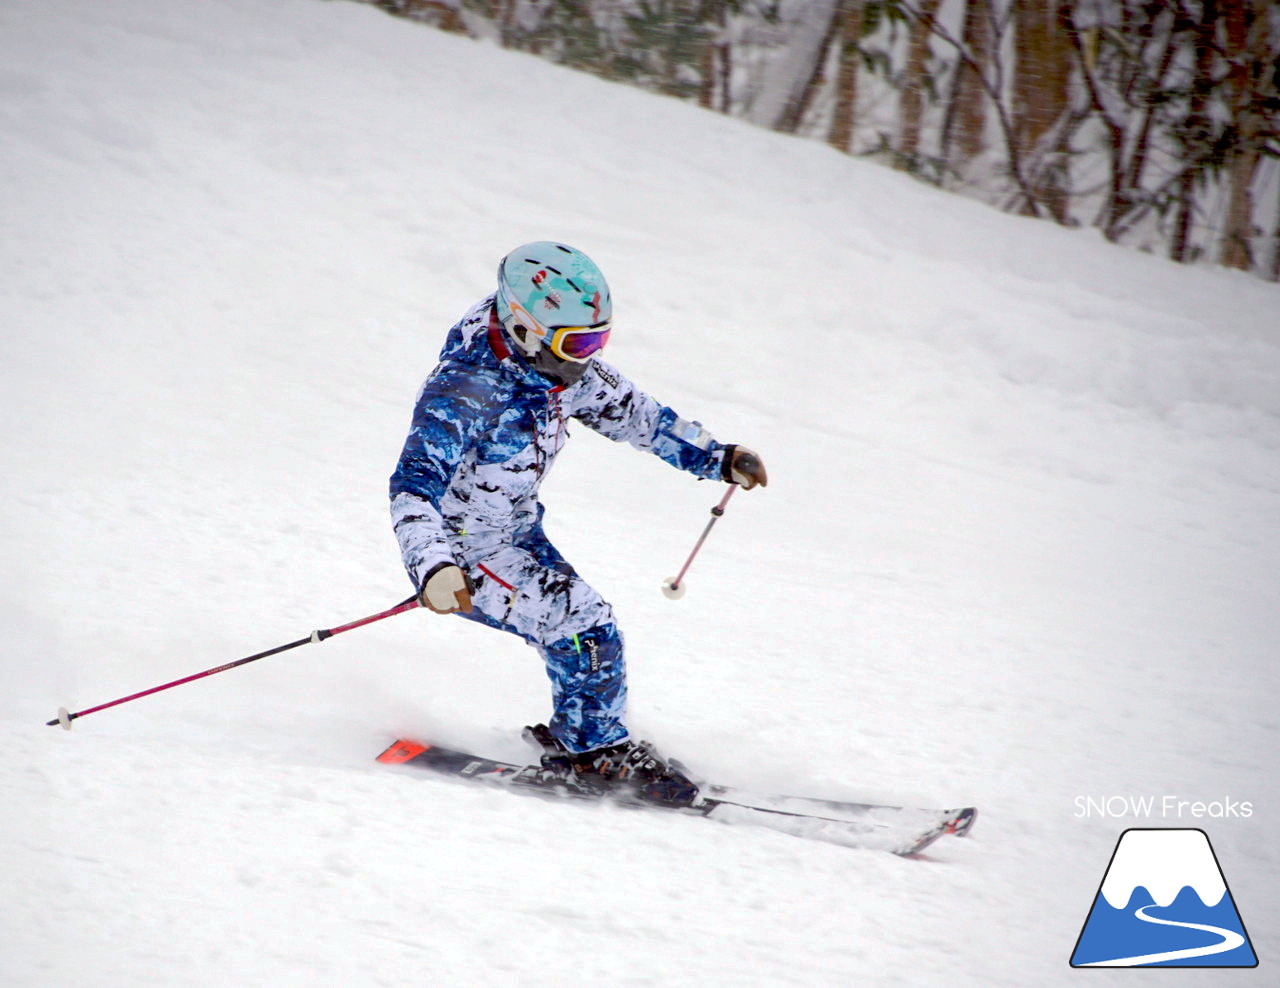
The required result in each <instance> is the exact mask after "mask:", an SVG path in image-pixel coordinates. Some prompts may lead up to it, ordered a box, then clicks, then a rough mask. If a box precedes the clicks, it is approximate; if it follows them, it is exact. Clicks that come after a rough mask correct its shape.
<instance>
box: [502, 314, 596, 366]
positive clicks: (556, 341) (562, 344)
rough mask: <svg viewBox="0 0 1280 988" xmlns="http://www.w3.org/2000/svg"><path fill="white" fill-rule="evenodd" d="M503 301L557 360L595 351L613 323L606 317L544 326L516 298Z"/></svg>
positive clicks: (581, 358) (581, 359)
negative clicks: (581, 323)
mask: <svg viewBox="0 0 1280 988" xmlns="http://www.w3.org/2000/svg"><path fill="white" fill-rule="evenodd" d="M507 304H508V305H509V306H510V307H511V314H512V315H513V316H514V317H515V321H516V322H517V323H518V324H519V325H521V326H523V327H524V328H525V329H526V330H527V331H528V332H530V333H532V334H533V335H534V336H537V337H539V338H540V339H541V340H542V341H543V343H545V344H546V347H547V349H548V350H550V351H551V352H552V353H554V354H555V355H556V356H557V357H559V358H560V359H561V360H567V361H569V362H571V363H575V364H582V363H586V362H587V360H589V359H590V358H591V355H592V354H594V353H599V352H600V351H601V350H603V349H604V345H605V344H606V343H608V342H609V331H610V330H611V329H612V326H613V323H612V321H611V320H609V319H606V320H604V321H603V322H597V323H592V324H591V325H590V326H544V325H542V323H540V322H538V320H537V319H534V318H533V314H532V313H530V312H529V310H528V309H526V308H525V307H524V306H523V305H521V304H520V303H519V302H515V301H511V300H508V302H507Z"/></svg>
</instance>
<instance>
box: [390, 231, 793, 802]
mask: <svg viewBox="0 0 1280 988" xmlns="http://www.w3.org/2000/svg"><path fill="white" fill-rule="evenodd" d="M611 319H612V303H611V299H610V296H609V288H608V285H607V284H606V283H605V279H604V275H603V274H601V272H600V270H599V269H598V268H597V267H596V266H595V264H594V263H592V261H591V260H590V259H589V258H588V257H587V256H586V255H585V254H583V253H582V252H581V251H578V250H576V249H574V248H572V247H567V246H565V245H564V244H559V243H553V242H547V241H539V242H536V243H530V244H526V245H524V246H522V247H519V248H517V249H516V250H514V251H512V252H511V253H510V254H508V255H507V256H506V257H504V258H503V259H502V261H501V262H500V263H499V265H498V287H497V291H496V292H495V293H493V294H491V295H489V296H488V297H486V298H485V299H483V300H481V301H480V302H478V303H477V304H476V305H475V306H473V307H472V308H471V309H470V311H468V312H467V313H466V315H464V316H463V317H462V319H461V320H460V321H459V322H458V323H457V324H456V325H455V326H453V328H452V329H450V330H449V335H448V338H447V339H446V340H445V344H444V348H443V349H442V350H441V351H440V362H439V364H438V365H437V367H436V368H435V370H434V371H432V373H431V375H430V376H429V377H428V378H427V380H426V382H425V383H424V384H423V386H422V389H421V391H420V392H419V394H418V398H417V402H416V404H415V407H414V413H413V424H412V428H411V429H410V432H409V436H408V438H407V439H406V440H405V444H404V449H403V451H402V452H401V454H400V461H399V464H398V465H397V467H396V471H395V473H394V474H393V475H392V477H391V516H392V521H393V523H394V526H395V532H396V537H397V540H398V541H399V543H400V550H401V554H402V556H403V558H404V564H405V568H406V569H407V570H408V572H409V576H410V578H411V579H412V580H413V583H414V587H415V588H416V590H417V591H418V595H419V600H420V602H421V603H422V605H423V606H424V607H426V608H428V609H430V610H432V611H435V612H436V613H438V614H454V613H456V614H461V615H462V616H463V617H466V618H469V619H470V620H472V621H477V622H479V623H481V624H485V625H488V626H490V627H493V628H498V629H501V630H503V631H506V632H510V633H512V634H515V635H518V636H520V637H521V638H523V639H524V640H525V641H526V642H528V643H529V644H530V645H532V646H533V647H535V648H536V649H537V650H538V651H539V652H540V653H541V655H542V658H543V660H544V661H545V663H546V668H547V675H548V676H549V677H550V679H551V689H552V700H553V706H554V713H553V716H552V718H551V720H550V723H549V727H547V726H543V725H538V726H537V727H532V728H527V729H526V732H525V733H526V737H528V738H529V739H530V740H534V741H537V742H539V743H541V744H542V745H543V747H544V751H545V752H546V754H545V755H544V757H543V765H544V767H546V768H547V769H548V770H549V771H552V772H555V773H558V774H559V775H561V776H562V777H563V778H564V781H565V784H566V785H569V786H574V787H580V788H585V789H606V788H614V787H629V788H630V789H632V790H633V791H638V792H639V794H640V795H642V796H643V797H646V798H651V799H656V800H659V801H666V802H674V803H681V802H688V801H690V800H692V799H693V797H694V796H695V795H696V793H697V789H696V787H695V786H694V785H693V784H692V783H691V782H690V781H689V780H688V779H687V778H686V777H685V776H684V774H683V773H682V772H681V771H680V769H679V768H678V767H677V766H675V765H672V764H671V763H669V762H668V761H667V760H665V759H664V758H663V757H662V756H661V755H659V754H658V752H657V751H656V750H655V749H654V747H653V746H652V745H651V744H649V743H648V742H636V741H634V740H633V739H632V738H631V736H630V734H629V732H628V730H627V726H626V697H627V685H626V666H625V663H624V660H623V638H622V633H621V632H620V631H619V630H618V626H617V623H616V622H615V619H614V614H613V609H612V608H611V607H610V606H609V604H608V603H607V602H606V601H605V600H604V598H603V597H601V596H600V594H599V593H597V592H596V591H595V590H594V589H593V588H592V587H590V586H589V585H588V584H587V583H586V582H585V581H584V580H583V579H582V578H581V577H580V576H579V575H578V574H577V573H576V572H575V571H574V569H573V567H572V566H570V565H569V564H568V563H567V562H566V561H565V560H564V558H563V557H562V556H561V555H560V553H559V552H557V551H556V549H555V547H554V546H553V545H552V544H551V543H550V542H549V541H548V540H547V537H546V535H545V534H544V533H543V530H542V516H543V510H544V509H543V505H542V504H541V502H540V501H539V500H538V486H539V484H540V483H541V481H542V479H543V477H545V476H546V474H547V471H548V470H549V469H550V468H551V464H552V462H553V461H554V460H555V457H556V454H557V452H558V451H559V450H560V448H561V446H562V445H563V444H564V442H565V439H566V438H567V436H568V428H567V422H568V420H569V419H571V418H572V419H576V420H577V421H579V422H582V423H583V424H584V425H587V426H588V427H590V428H592V429H594V430H595V431H596V432H599V433H601V434H602V435H604V436H607V437H609V438H610V439H613V440H615V441H624V440H625V441H626V442H629V443H630V444H631V445H632V446H634V447H636V448H637V449H641V450H648V451H649V452H651V453H654V454H655V455H657V456H659V457H661V458H662V459H663V460H665V461H666V462H667V463H670V464H671V465H672V466H675V467H678V468H679V469H681V470H685V471H687V472H689V473H691V474H693V475H694V476H696V477H698V478H700V479H714V480H722V481H725V482H728V483H736V484H739V485H740V486H741V487H742V488H743V489H745V490H750V489H751V488H753V487H756V486H757V485H759V486H761V487H763V486H765V485H766V484H767V483H768V477H767V475H766V473H765V469H764V466H763V464H762V463H761V461H760V458H759V457H758V456H756V455H755V454H754V453H752V452H751V451H750V450H748V449H746V448H744V447H742V446H736V445H727V446H726V445H721V444H720V443H718V442H716V441H715V440H714V439H713V438H712V436H711V435H710V433H708V432H707V431H706V430H705V429H704V428H703V427H702V426H701V424H700V423H698V422H691V421H688V420H686V419H683V418H681V417H680V416H678V415H677V414H676V413H675V412H674V411H672V410H671V409H670V408H667V407H665V406H663V405H660V404H659V403H658V402H657V401H655V400H654V399H653V398H651V397H650V396H649V395H647V394H645V393H644V392H643V391H641V390H639V389H638V388H637V387H636V386H635V385H633V384H632V383H631V382H630V381H628V380H627V379H626V378H625V377H624V376H623V375H622V374H621V373H619V372H618V370H616V369H615V368H614V367H612V366H610V365H609V364H606V363H604V362H603V361H602V360H600V359H599V356H598V354H599V353H600V351H601V350H602V349H603V348H604V346H605V344H606V343H607V342H608V339H609V334H610V331H611Z"/></svg>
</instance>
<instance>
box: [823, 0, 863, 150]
mask: <svg viewBox="0 0 1280 988" xmlns="http://www.w3.org/2000/svg"><path fill="white" fill-rule="evenodd" d="M862 4H863V0H841V2H840V10H839V13H838V14H837V19H838V20H839V22H840V37H839V45H840V70H839V72H838V74H837V76H836V106H835V112H834V113H833V114H832V117H831V127H830V129H829V130H828V131H827V143H828V144H830V145H831V146H832V147H833V148H836V149H837V150H839V151H843V152H845V153H846V154H851V153H852V152H853V147H852V144H853V124H854V120H855V119H856V117H857V109H858V63H859V61H860V60H861V56H860V55H859V53H858V41H859V39H860V38H861V35H862Z"/></svg>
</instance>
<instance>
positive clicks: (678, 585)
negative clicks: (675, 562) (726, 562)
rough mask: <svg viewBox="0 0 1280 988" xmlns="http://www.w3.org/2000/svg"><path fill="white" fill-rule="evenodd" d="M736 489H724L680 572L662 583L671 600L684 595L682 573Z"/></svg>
mask: <svg viewBox="0 0 1280 988" xmlns="http://www.w3.org/2000/svg"><path fill="white" fill-rule="evenodd" d="M737 489H738V485H737V484H730V485H729V489H728V490H727V491H725V493H724V497H722V498H721V499H720V503H719V504H717V505H716V506H715V507H714V508H712V509H711V520H710V521H709V522H707V527H706V528H704V529H703V530H702V534H701V535H699V536H698V541H697V543H696V544H695V545H694V547H693V552H691V553H689V558H688V559H686V560H685V561H684V565H683V566H682V567H680V572H679V573H678V574H677V575H675V576H673V577H671V578H670V579H668V580H664V581H663V583H662V592H663V593H664V594H666V595H667V597H668V598H670V599H671V600H679V599H680V598H681V597H683V596H684V583H683V580H684V575H685V574H686V573H687V572H689V567H690V566H692V565H693V559H694V557H695V556H696V555H697V554H698V550H699V549H701V548H702V543H703V542H705V541H707V536H708V535H710V534H711V526H712V525H714V524H715V523H716V521H717V520H718V519H719V517H720V516H721V515H722V514H724V506H725V505H726V504H728V503H729V498H731V497H733V492H734V491H736V490H737Z"/></svg>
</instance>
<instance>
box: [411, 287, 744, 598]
mask: <svg viewBox="0 0 1280 988" xmlns="http://www.w3.org/2000/svg"><path fill="white" fill-rule="evenodd" d="M569 419H577V420H578V421H579V422H582V423H583V424H585V425H587V426H589V427H590V428H592V429H594V430H595V431H596V432H599V433H600V434H601V435H604V436H607V437H608V438H610V439H613V440H615V441H618V442H623V441H625V442H629V443H630V444H631V445H632V446H634V447H636V448H637V449H642V450H648V451H649V452H651V453H654V454H655V455H657V456H659V457H661V458H662V459H663V460H665V461H666V462H668V463H670V464H671V465H672V466H675V467H678V468H680V469H681V470H686V471H688V472H689V473H692V474H694V475H695V476H697V477H700V478H706V479H713V478H714V479H719V478H720V476H721V463H722V460H723V457H724V447H723V446H722V445H721V444H719V443H717V442H716V441H715V440H714V439H713V438H712V437H711V435H710V434H709V433H708V432H707V431H706V430H705V429H703V428H702V426H701V425H700V424H699V423H697V422H688V421H685V420H684V419H682V418H680V417H679V416H678V415H676V413H675V412H674V411H672V410H671V409H670V408H667V407H665V406H663V405H660V404H658V402H656V401H655V400H654V399H653V398H651V397H649V395H647V394H645V393H644V392H643V391H641V390H640V389H638V388H637V387H636V386H635V385H634V384H632V383H631V382H630V381H628V380H627V379H626V378H625V377H623V376H622V374H620V373H619V372H618V371H617V370H615V369H614V368H613V367H611V366H609V365H608V364H606V363H604V362H603V361H600V360H598V359H594V360H592V362H591V364H590V366H589V367H588V368H587V371H586V373H585V374H583V376H582V378H581V379H580V380H579V381H578V382H577V383H575V384H573V385H571V386H569V387H567V388H561V387H556V386H555V385H554V384H553V383H552V382H550V381H548V380H547V379H546V378H545V377H543V376H542V375H541V374H539V373H538V372H537V371H535V370H534V369H533V368H531V367H530V366H529V365H528V364H527V363H526V362H525V361H524V360H523V358H522V356H521V355H520V354H519V353H516V352H513V351H512V348H511V347H510V346H509V345H508V340H507V338H506V334H505V333H504V331H503V330H502V327H501V325H500V324H499V323H498V321H497V318H496V316H495V315H494V313H493V296H489V297H488V298H486V299H484V300H483V301H482V302H480V303H478V304H477V305H476V306H474V307H473V308H472V309H471V310H470V311H469V312H468V313H467V314H466V315H465V316H463V317H462V319H461V320H460V321H459V322H458V323H457V325H455V326H454V327H453V328H452V329H451V330H450V331H449V336H448V338H447V340H446V341H445V345H444V348H443V349H442V350H441V351H440V363H439V365H438V366H437V367H436V369H435V370H434V371H432V373H431V376H430V377H428V378H427V380H426V382H425V383H424V384H423V386H422V390H421V391H420V392H419V394H418V398H417V402H416V404H415V407H414V412H413V425H412V427H411V429H410V431H409V436H408V438H407V439H406V440H405V444H404V449H403V451H402V452H401V454H400V462H399V464H398V465H397V467H396V471H395V473H394V474H392V476H391V516H392V520H393V522H394V525H395V531H396V537H397V539H398V540H399V543H400V551H401V553H402V555H403V557H404V564H405V568H406V569H407V570H408V571H409V575H410V576H411V577H412V578H413V581H414V585H415V586H417V587H419V588H421V586H422V581H423V579H425V577H426V575H427V573H429V572H430V571H431V569H432V568H433V567H435V566H436V565H438V564H439V563H441V562H455V563H458V564H459V565H461V566H463V568H464V569H465V568H467V567H468V565H469V563H470V562H471V561H473V560H477V559H479V558H481V557H482V556H483V555H484V554H485V553H487V552H489V551H492V550H493V549H494V548H496V547H498V546H500V545H504V544H507V543H509V542H510V541H511V540H512V538H513V536H514V535H515V534H516V533H518V532H520V531H522V530H528V529H530V528H532V527H533V526H534V525H536V524H537V523H538V522H539V521H540V520H541V517H542V505H541V504H540V503H539V502H538V487H539V485H540V484H541V482H542V478H543V477H544V476H546V474H547V471H548V470H550V469H551V464H552V463H553V462H554V460H555V457H556V454H557V453H558V452H559V451H560V448H561V446H563V445H564V441H565V439H566V437H567V435H568V432H567V428H566V424H567V421H568V420H569Z"/></svg>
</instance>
